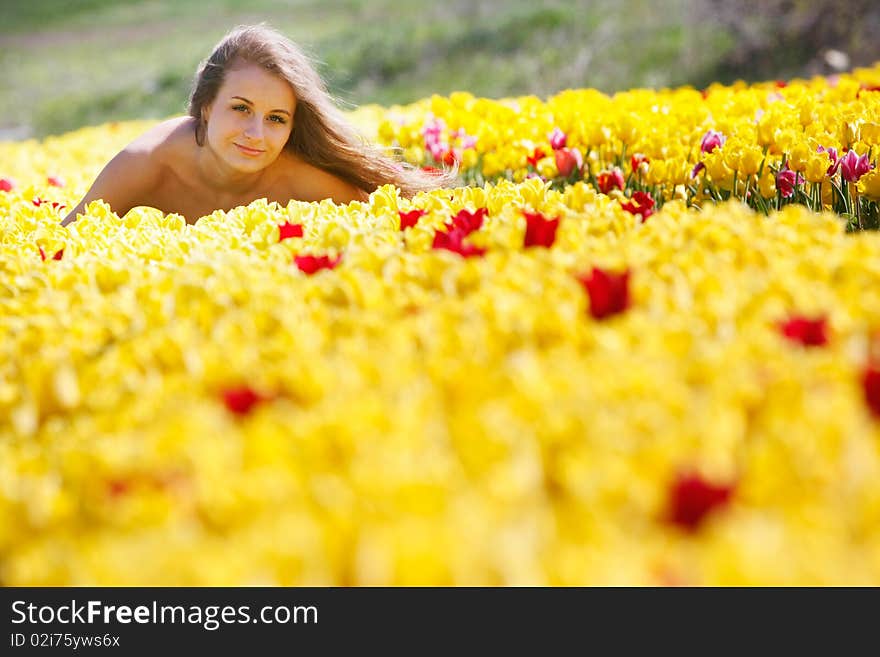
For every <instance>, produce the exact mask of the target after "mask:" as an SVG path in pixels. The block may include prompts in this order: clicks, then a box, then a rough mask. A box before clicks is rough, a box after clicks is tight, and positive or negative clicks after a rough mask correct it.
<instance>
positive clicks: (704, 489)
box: [669, 474, 733, 531]
mask: <svg viewBox="0 0 880 657" xmlns="http://www.w3.org/2000/svg"><path fill="white" fill-rule="evenodd" d="M732 494H733V486H726V485H715V484H713V483H711V482H708V481H706V480H705V479H703V478H702V477H701V476H700V475H698V474H685V475H680V476H679V477H678V478H677V479H676V481H675V482H674V483H673V484H672V487H671V489H670V491H669V507H670V508H669V521H670V522H672V523H673V524H675V525H678V526H679V527H681V528H682V529H685V530H687V531H696V530H697V529H698V528H699V526H700V525H701V524H702V523H703V521H704V520H705V519H706V517H707V516H708V515H709V514H710V513H712V512H713V511H715V510H716V509H718V508H720V507H722V506H725V505H726V504H727V503H728V502H729V501H730V497H731V495H732Z"/></svg>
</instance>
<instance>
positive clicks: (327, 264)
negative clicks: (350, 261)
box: [293, 255, 342, 276]
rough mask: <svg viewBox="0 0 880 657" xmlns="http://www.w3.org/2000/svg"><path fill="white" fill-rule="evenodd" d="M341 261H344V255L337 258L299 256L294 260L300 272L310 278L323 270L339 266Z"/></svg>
mask: <svg viewBox="0 0 880 657" xmlns="http://www.w3.org/2000/svg"><path fill="white" fill-rule="evenodd" d="M340 260H342V255H338V256H336V257H335V258H331V257H330V256H326V255H322V256H313V255H302V256H299V255H298V256H294V258H293V261H294V262H295V263H296V266H297V267H299V270H300V271H302V272H304V273H306V274H309V275H310V276H311V275H312V274H314V273H315V272H318V271H321V270H322V269H333V268H334V267H336V265H338V264H339V261H340Z"/></svg>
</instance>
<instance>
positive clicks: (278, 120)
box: [270, 114, 287, 125]
mask: <svg viewBox="0 0 880 657" xmlns="http://www.w3.org/2000/svg"><path fill="white" fill-rule="evenodd" d="M270 118H271V120H272V121H275V122H276V123H280V124H281V125H284V124H285V123H287V121H285V120H284V117H283V116H278V115H277V114H273V115H272V116H271V117H270Z"/></svg>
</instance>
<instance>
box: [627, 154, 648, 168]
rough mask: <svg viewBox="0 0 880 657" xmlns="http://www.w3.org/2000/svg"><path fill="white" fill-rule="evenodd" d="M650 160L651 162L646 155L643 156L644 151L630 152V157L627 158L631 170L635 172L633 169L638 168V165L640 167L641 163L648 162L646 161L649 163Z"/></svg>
mask: <svg viewBox="0 0 880 657" xmlns="http://www.w3.org/2000/svg"><path fill="white" fill-rule="evenodd" d="M650 162H651V160H649V159H648V158H647V156H645V154H644V153H633V154H632V157H631V158H629V165H630V167H632V170H633V171H634V172H635V171H638V170H639V167H640V166H641V165H642V164H648V163H650Z"/></svg>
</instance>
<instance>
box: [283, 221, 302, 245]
mask: <svg viewBox="0 0 880 657" xmlns="http://www.w3.org/2000/svg"><path fill="white" fill-rule="evenodd" d="M302 236H303V227H302V224H292V223H290V222H289V221H285V222H284V223H283V224H279V225H278V241H279V242H281V241H283V240H286V239H287V238H289V237H302Z"/></svg>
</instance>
